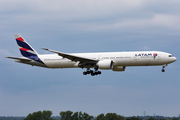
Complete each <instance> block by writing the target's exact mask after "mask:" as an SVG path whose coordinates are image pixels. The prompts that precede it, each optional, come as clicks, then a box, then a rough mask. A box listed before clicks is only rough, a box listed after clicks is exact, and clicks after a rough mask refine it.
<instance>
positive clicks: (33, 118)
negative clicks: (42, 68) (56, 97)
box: [0, 110, 179, 120]
mask: <svg viewBox="0 0 180 120" xmlns="http://www.w3.org/2000/svg"><path fill="white" fill-rule="evenodd" d="M59 115H60V116H59V117H58V116H57V117H52V112H51V111H49V110H47V111H45V110H44V111H37V112H33V113H30V114H28V116H27V117H0V120H179V118H177V117H171V118H170V117H163V116H155V117H152V116H146V117H142V116H141V117H140V116H139V117H136V116H133V117H124V116H121V115H118V114H116V113H107V114H99V115H98V116H97V117H93V116H92V115H89V114H88V113H85V112H84V113H83V112H75V113H73V112H72V111H69V110H68V111H62V112H60V114H59Z"/></svg>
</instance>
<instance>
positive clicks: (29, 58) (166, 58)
mask: <svg viewBox="0 0 180 120" xmlns="http://www.w3.org/2000/svg"><path fill="white" fill-rule="evenodd" d="M14 36H15V39H16V42H17V44H18V46H19V50H20V52H21V54H22V57H20V58H18V57H7V58H10V59H14V60H15V62H19V63H24V64H29V65H32V66H39V67H45V68H86V69H87V70H86V71H84V72H83V74H84V75H87V74H91V75H92V76H94V75H98V74H101V71H98V70H99V69H102V70H113V71H125V68H126V67H127V66H160V65H162V70H161V71H162V72H165V69H164V68H165V66H167V65H168V64H170V63H172V62H175V61H176V57H174V56H173V55H172V54H169V53H166V52H160V51H134V52H97V53H63V52H59V51H55V50H50V49H46V48H42V49H43V50H47V51H49V52H52V53H54V54H38V53H37V52H36V51H35V50H34V49H33V48H32V47H31V46H30V45H29V44H28V43H27V42H26V41H25V39H24V38H23V37H22V36H21V35H19V34H15V35H14ZM91 68H94V71H93V70H91Z"/></svg>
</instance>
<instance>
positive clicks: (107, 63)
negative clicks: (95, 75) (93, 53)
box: [97, 60, 113, 70]
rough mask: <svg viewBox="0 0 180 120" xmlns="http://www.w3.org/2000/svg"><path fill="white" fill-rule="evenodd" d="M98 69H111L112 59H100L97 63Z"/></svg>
mask: <svg viewBox="0 0 180 120" xmlns="http://www.w3.org/2000/svg"><path fill="white" fill-rule="evenodd" d="M97 66H98V68H99V69H105V70H108V69H112V68H113V61H112V60H101V61H99V62H98V63H97Z"/></svg>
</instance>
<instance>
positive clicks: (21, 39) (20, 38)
mask: <svg viewBox="0 0 180 120" xmlns="http://www.w3.org/2000/svg"><path fill="white" fill-rule="evenodd" d="M16 40H19V41H24V39H23V38H22V37H19V38H16Z"/></svg>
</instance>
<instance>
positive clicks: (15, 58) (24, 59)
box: [6, 57, 31, 61]
mask: <svg viewBox="0 0 180 120" xmlns="http://www.w3.org/2000/svg"><path fill="white" fill-rule="evenodd" d="M6 58H10V59H14V60H23V61H31V60H30V59H26V58H17V57H6Z"/></svg>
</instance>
